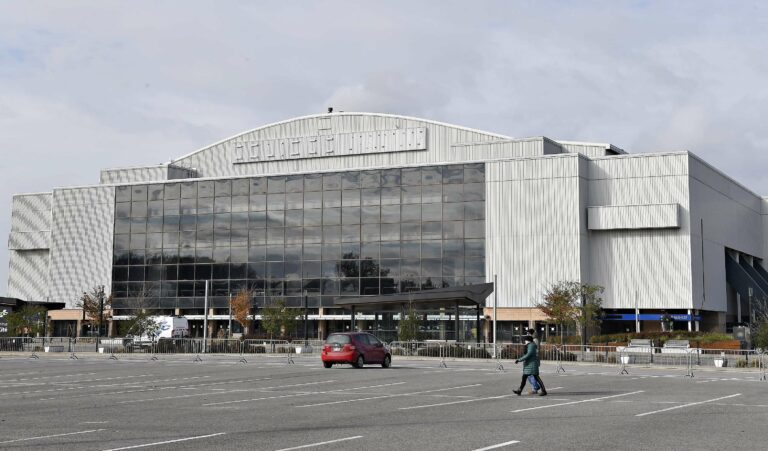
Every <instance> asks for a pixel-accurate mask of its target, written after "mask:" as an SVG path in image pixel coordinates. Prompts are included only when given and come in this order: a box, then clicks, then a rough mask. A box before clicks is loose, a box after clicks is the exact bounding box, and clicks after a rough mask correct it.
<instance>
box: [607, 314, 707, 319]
mask: <svg viewBox="0 0 768 451" xmlns="http://www.w3.org/2000/svg"><path fill="white" fill-rule="evenodd" d="M638 316H639V318H637V319H639V320H640V321H661V316H662V314H661V313H641V314H640V315H638ZM667 316H669V317H670V318H671V319H672V321H692V320H691V317H692V315H688V314H686V313H668V314H667ZM603 319H606V320H613V321H634V320H635V319H636V318H635V314H634V313H608V314H606V315H605V316H604V317H603ZM693 321H701V316H700V315H696V316H694V317H693Z"/></svg>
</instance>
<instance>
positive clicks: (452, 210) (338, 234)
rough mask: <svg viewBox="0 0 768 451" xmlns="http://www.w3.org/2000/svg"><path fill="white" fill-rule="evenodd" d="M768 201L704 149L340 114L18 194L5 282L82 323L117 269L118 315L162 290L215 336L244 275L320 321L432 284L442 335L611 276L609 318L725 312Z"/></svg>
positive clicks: (710, 320)
mask: <svg viewBox="0 0 768 451" xmlns="http://www.w3.org/2000/svg"><path fill="white" fill-rule="evenodd" d="M767 212H768V204H767V203H766V199H764V198H761V197H760V196H758V195H757V194H754V193H753V192H751V191H750V190H749V189H747V188H745V187H744V186H742V185H740V184H739V183H738V182H736V181H734V180H733V179H732V178H730V177H728V176H726V175H725V174H723V173H722V172H720V171H718V170H717V169H715V168H713V167H712V166H710V165H709V164H707V163H706V162H704V161H703V160H701V159H700V158H699V157H697V156H695V155H694V154H692V153H690V152H685V151H683V152H660V153H650V154H639V155H632V154H628V153H626V152H625V151H624V150H622V149H620V148H618V147H615V146H613V145H611V144H603V143H585V142H572V141H558V140H552V139H549V138H546V137H533V138H522V139H519V138H510V137H507V136H503V135H499V134H495V133H489V132H483V131H478V130H471V129H468V128H464V127H459V126H454V125H449V124H443V123H439V122H435V121H430V120H425V119H417V118H411V117H404V116H397V115H387V114H374V113H329V114H320V115H312V116H306V117H299V118H295V119H290V120H286V121H283V122H278V123H274V124H269V125H265V126H262V127H258V128H256V129H253V130H250V131H246V132H244V133H241V134H238V135H236V136H234V137H231V138H228V139H225V140H223V141H220V142H218V143H215V144H212V145H209V146H206V147H204V148H202V149H199V150H196V151H194V152H192V153H190V154H188V155H185V156H182V157H180V158H177V159H175V160H172V161H169V162H167V163H164V164H160V165H156V166H146V167H137V168H120V169H105V170H103V171H102V172H101V178H100V184H98V185H89V186H78V187H62V188H54V189H53V190H52V191H51V192H45V193H34V194H19V195H16V196H14V198H13V212H12V229H11V234H10V239H9V242H8V247H9V250H10V273H9V281H8V296H10V297H13V298H18V299H22V300H25V301H31V302H64V303H66V305H67V308H66V309H64V310H60V311H52V312H50V319H51V320H52V324H53V333H54V334H55V335H71V334H77V333H81V332H82V326H83V324H84V322H83V317H82V312H80V311H78V310H77V309H76V308H75V307H74V306H75V302H76V301H77V299H78V298H79V296H80V295H81V294H82V292H84V291H88V290H90V289H91V288H92V287H94V286H96V285H105V286H107V287H109V290H110V291H111V293H112V295H113V296H114V311H113V314H114V319H115V320H116V321H119V320H120V319H121V318H126V317H128V316H129V315H130V314H131V311H132V309H135V308H137V307H140V308H149V309H152V310H153V311H156V312H157V313H158V314H178V315H184V316H186V317H187V318H188V319H189V320H190V323H191V324H192V329H193V333H194V334H195V335H201V334H202V322H203V318H204V316H206V315H207V316H208V319H209V320H210V321H209V328H210V330H209V332H210V334H211V335H214V334H215V333H216V332H217V329H219V328H223V327H227V324H228V321H227V319H228V317H229V316H228V309H227V306H228V300H229V297H230V295H232V294H235V293H237V292H239V291H240V290H242V289H249V290H251V293H252V295H253V303H254V306H255V307H257V308H256V310H255V314H256V319H258V317H259V310H258V308H260V307H262V306H264V305H265V304H268V303H270V302H271V301H273V300H275V299H278V298H280V299H283V300H285V302H286V303H287V305H288V306H290V307H295V308H299V309H301V308H302V307H304V305H306V306H307V307H308V309H309V310H308V313H309V319H310V326H309V327H310V334H311V335H312V336H322V335H324V334H327V333H328V332H329V331H335V330H344V329H345V328H349V324H350V321H349V320H350V318H351V315H352V313H351V312H350V309H349V308H348V307H349V306H350V305H354V304H355V303H356V302H358V301H359V302H362V303H365V301H366V299H369V298H370V299H374V298H375V299H376V302H378V303H379V304H377V305H380V306H382V311H384V310H386V309H384V308H383V306H385V305H386V304H387V300H388V299H391V300H396V302H395V303H400V304H402V305H404V304H405V303H406V302H407V303H409V304H410V303H412V302H416V303H417V304H418V306H419V308H421V311H423V312H424V313H425V319H426V320H427V326H428V329H430V332H431V333H432V338H450V339H464V338H470V337H475V338H478V339H483V338H486V336H487V331H488V326H487V324H488V323H489V321H488V319H489V318H490V317H491V315H492V308H491V306H492V305H493V302H494V301H495V302H497V303H498V304H497V307H498V311H497V315H498V316H497V320H498V329H499V331H500V333H501V336H502V337H508V336H510V335H515V334H517V333H519V331H520V330H521V328H523V327H529V326H534V325H538V326H539V327H543V325H544V321H545V319H546V318H545V317H544V316H543V315H542V313H541V312H540V310H538V309H536V308H535V305H536V303H537V302H539V301H540V300H541V295H542V293H543V291H544V290H545V289H546V288H547V287H548V286H550V285H551V284H553V283H555V282H557V281H563V280H568V281H580V282H584V283H590V284H597V285H601V286H603V287H605V291H604V293H603V294H602V297H603V307H604V309H605V320H604V321H603V329H604V331H624V330H633V331H634V330H635V327H636V323H635V321H636V320H638V319H639V320H640V321H639V325H640V328H641V329H642V330H653V329H657V328H658V327H659V318H660V317H661V315H662V314H669V315H671V316H672V317H673V318H674V319H675V321H676V328H686V329H691V330H698V329H701V330H720V331H725V330H727V329H728V328H729V327H731V326H733V325H735V324H737V323H741V322H746V321H748V320H749V314H750V303H751V302H752V300H753V299H758V298H763V297H768V273H767V272H766V271H765V270H764V269H763V266H762V265H763V258H764V255H765V254H766V250H767V249H766V246H767V245H768V241H767V240H766V231H767V230H768V223H766V213H767ZM206 281H208V283H209V286H210V289H209V293H208V298H209V303H210V304H209V307H210V309H209V311H207V312H206V311H205V309H204V302H205V298H206V292H205V286H206ZM494 282H495V283H494ZM487 283H494V284H493V285H492V286H490V285H484V284H487ZM489 286H490V287H491V289H486V288H487V287H489ZM478 287H479V288H478ZM462 290H464V291H462ZM457 293H459V294H457ZM467 293H470V294H467ZM491 293H492V294H491ZM473 296H474V297H473ZM459 298H461V299H465V298H466V299H469V300H470V301H472V302H474V303H475V304H474V305H475V306H476V307H479V308H481V309H482V310H481V311H476V310H471V309H470V310H466V309H465V307H464V306H465V304H466V303H460V302H459V301H458V299H459ZM427 299H431V300H433V301H435V300H437V301H444V302H442V303H440V302H437V303H428V302H427V303H422V301H423V300H427ZM351 300H354V301H351ZM454 302H455V306H456V308H455V309H454V308H452V306H453V305H454ZM472 302H469V304H470V305H471V304H472ZM422 307H423V308H422ZM459 307H461V309H460V308H459ZM395 310H397V309H395ZM457 312H459V314H458V315H456V313H457ZM638 314H639V316H636V315H638ZM476 316H479V318H480V322H481V323H485V327H481V328H476V327H475V326H476V322H475V321H476ZM398 318H399V314H398V313H397V312H396V311H393V312H390V313H386V312H385V311H384V312H383V313H377V312H375V311H374V312H366V313H364V314H360V315H359V316H358V317H357V321H358V322H357V323H356V324H355V326H354V327H356V328H360V329H365V330H376V331H381V334H384V335H386V334H387V333H393V332H394V331H395V329H396V321H397V319H398ZM478 329H479V330H480V334H479V335H480V337H478V336H477V335H478V334H477V330H478ZM548 330H549V329H548V328H546V329H545V330H544V331H545V332H547V331H548ZM116 332H117V330H116V329H115V328H113V333H116Z"/></svg>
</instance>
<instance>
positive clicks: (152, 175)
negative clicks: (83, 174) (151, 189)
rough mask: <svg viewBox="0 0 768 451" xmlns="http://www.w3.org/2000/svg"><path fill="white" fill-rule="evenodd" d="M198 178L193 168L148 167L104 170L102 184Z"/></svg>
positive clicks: (101, 178) (101, 177) (172, 166)
mask: <svg viewBox="0 0 768 451" xmlns="http://www.w3.org/2000/svg"><path fill="white" fill-rule="evenodd" d="M194 177H197V172H196V171H194V170H193V169H191V168H185V167H179V166H175V165H166V164H164V165H159V166H147V167H141V168H118V169H104V170H102V171H101V176H100V183H101V184H102V185H109V184H113V183H140V182H153V181H161V180H175V179H185V178H194Z"/></svg>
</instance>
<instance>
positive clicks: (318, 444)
mask: <svg viewBox="0 0 768 451" xmlns="http://www.w3.org/2000/svg"><path fill="white" fill-rule="evenodd" d="M359 438H363V436H362V435H355V436H354V437H344V438H338V439H336V440H328V441H327V442H317V443H310V444H309V445H301V446H294V447H293V448H283V449H278V450H277V451H291V450H293V449H302V448H311V447H313V446H320V445H328V444H331V443H338V442H345V441H347V440H356V439H359Z"/></svg>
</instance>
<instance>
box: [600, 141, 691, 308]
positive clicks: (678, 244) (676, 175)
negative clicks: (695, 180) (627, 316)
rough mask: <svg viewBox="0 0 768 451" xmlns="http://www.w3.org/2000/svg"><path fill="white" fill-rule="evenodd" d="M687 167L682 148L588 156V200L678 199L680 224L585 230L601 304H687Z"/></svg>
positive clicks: (649, 201)
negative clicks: (668, 151) (661, 227)
mask: <svg viewBox="0 0 768 451" xmlns="http://www.w3.org/2000/svg"><path fill="white" fill-rule="evenodd" d="M687 169H688V165H687V154H685V153H678V154H648V155H633V156H615V157H606V158H598V159H595V160H593V161H592V162H591V164H590V171H589V173H590V180H589V206H622V205H643V204H678V205H679V218H680V228H679V229H669V230H605V231H591V232H590V235H589V241H590V275H591V278H590V280H591V281H592V282H593V283H596V284H598V285H602V286H604V287H605V292H604V293H603V299H604V303H603V305H604V306H605V307H606V308H634V307H635V306H637V307H639V308H645V309H649V308H670V309H671V308H691V305H692V300H691V280H692V275H691V265H690V259H691V249H690V237H689V233H690V221H689V203H688V170H687Z"/></svg>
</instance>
